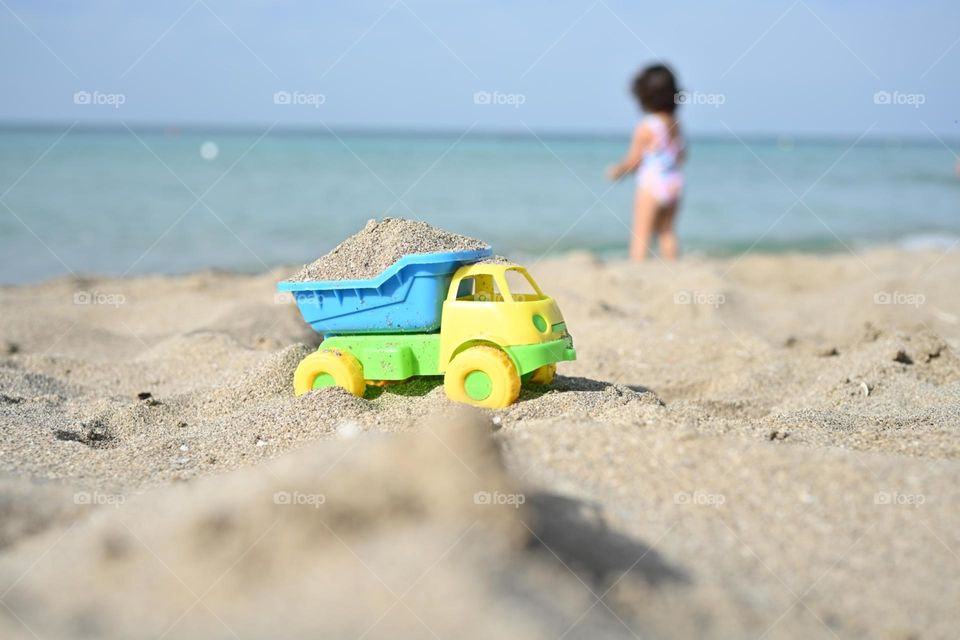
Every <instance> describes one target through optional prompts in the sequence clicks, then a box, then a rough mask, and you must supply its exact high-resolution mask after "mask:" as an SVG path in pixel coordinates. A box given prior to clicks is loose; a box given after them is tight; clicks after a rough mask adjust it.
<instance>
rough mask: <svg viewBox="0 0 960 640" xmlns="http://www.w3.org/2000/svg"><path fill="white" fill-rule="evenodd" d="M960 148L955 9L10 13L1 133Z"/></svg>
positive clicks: (17, 6)
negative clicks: (674, 132)
mask: <svg viewBox="0 0 960 640" xmlns="http://www.w3.org/2000/svg"><path fill="white" fill-rule="evenodd" d="M658 59H660V60H663V61H666V62H668V63H669V64H670V65H672V66H673V67H674V68H675V69H676V71H677V73H678V76H679V79H680V82H681V85H682V87H684V89H685V90H686V91H687V93H685V94H684V96H685V97H684V100H685V101H686V102H685V104H684V106H683V108H682V110H681V116H682V118H683V121H684V123H685V126H686V128H687V129H688V130H689V131H690V132H691V133H693V134H700V135H729V134H730V132H735V133H737V134H738V135H749V134H757V135H767V134H770V135H784V136H792V135H797V136H803V135H812V136H819V135H823V136H852V137H859V136H861V135H866V136H870V137H878V136H879V137H884V136H886V137H891V136H895V137H900V136H906V137H916V138H934V139H935V138H941V139H947V140H955V139H958V138H960V82H958V81H957V80H958V78H960V74H958V70H960V3H958V2H956V0H942V1H938V0H931V1H928V2H922V1H918V2H909V3H908V2H901V1H894V0H869V1H868V0H847V1H832V2H831V1H827V0H762V1H761V0H749V1H748V0H743V1H738V2H720V1H716V0H707V1H702V2H690V1H684V0H677V1H672V2H664V3H660V4H655V3H650V2H637V1H636V0H632V1H627V0H582V1H580V0H577V1H573V0H550V1H547V0H484V1H482V2H481V1H475V2H467V1H461V0H357V1H355V2H353V1H351V2H346V1H344V2H336V3H334V2H326V1H322V2H321V1H316V0H315V1H299V0H289V1H286V0H164V1H163V2H156V1H152V2H146V1H143V2H141V1H137V0H132V1H128V2H123V1H120V0H115V1H112V2H108V1H101V0H90V1H79V0H57V1H45V0H0V60H2V61H3V62H2V64H0V86H2V87H3V90H2V91H3V99H2V100H0V122H3V123H8V124H9V123H13V124H16V123H32V124H45V123H49V124H60V123H64V122H73V121H79V122H81V123H83V124H96V125H111V126H114V125H115V126H122V124H124V123H125V124H128V125H131V126H138V125H151V126H163V127H175V126H205V127H265V126H269V125H271V124H275V125H276V126H279V127H291V128H292V127H296V128H301V127H305V128H317V129H324V128H326V127H330V128H333V129H346V128H350V129H353V128H362V129H390V130H395V129H403V130H406V129H416V130H444V131H465V130H467V129H470V128H473V129H476V130H477V131H482V130H498V131H499V130H505V131H515V132H520V133H523V132H525V131H527V130H528V129H530V130H534V131H550V132H569V133H593V132H597V133H616V132H622V131H623V130H624V128H625V127H629V126H630V124H631V123H632V122H633V121H634V120H635V119H636V117H637V113H636V107H635V105H634V103H633V101H632V99H631V97H630V95H629V93H628V85H629V81H630V78H631V76H632V75H633V74H634V73H635V72H636V70H637V69H638V68H639V67H641V66H642V65H644V64H647V63H650V62H653V61H656V60H658Z"/></svg>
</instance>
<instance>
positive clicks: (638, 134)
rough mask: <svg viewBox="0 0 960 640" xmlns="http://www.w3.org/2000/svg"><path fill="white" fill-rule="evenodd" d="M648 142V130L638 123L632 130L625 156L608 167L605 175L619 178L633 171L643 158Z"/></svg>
mask: <svg viewBox="0 0 960 640" xmlns="http://www.w3.org/2000/svg"><path fill="white" fill-rule="evenodd" d="M649 142H650V130H649V129H648V128H647V127H646V126H644V125H643V124H638V125H637V128H636V129H634V131H633V138H632V139H631V140H630V148H629V149H628V150H627V156H626V157H625V158H624V159H623V160H621V161H620V162H619V163H617V164H615V165H612V166H610V167H608V168H607V176H608V177H609V178H610V179H611V180H619V179H620V178H622V177H623V176H625V175H626V174H628V173H630V172H631V171H635V170H636V169H637V167H639V166H640V161H641V160H643V152H644V151H645V150H646V149H647V146H648V145H649Z"/></svg>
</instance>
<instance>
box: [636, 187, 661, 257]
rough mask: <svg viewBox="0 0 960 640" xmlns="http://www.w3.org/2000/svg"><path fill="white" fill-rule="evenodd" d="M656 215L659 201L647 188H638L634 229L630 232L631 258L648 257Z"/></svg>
mask: <svg viewBox="0 0 960 640" xmlns="http://www.w3.org/2000/svg"><path fill="white" fill-rule="evenodd" d="M656 216H657V201H656V200H655V199H654V197H653V196H652V195H651V194H650V193H649V192H647V191H646V190H645V189H640V188H637V193H636V195H635V196H634V200H633V231H632V233H631V234H630V259H631V260H633V261H634V262H643V260H644V259H646V257H647V248H648V247H649V246H650V236H651V234H652V233H653V224H654V219H655V218H656Z"/></svg>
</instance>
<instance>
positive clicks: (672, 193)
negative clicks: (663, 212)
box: [637, 114, 683, 205]
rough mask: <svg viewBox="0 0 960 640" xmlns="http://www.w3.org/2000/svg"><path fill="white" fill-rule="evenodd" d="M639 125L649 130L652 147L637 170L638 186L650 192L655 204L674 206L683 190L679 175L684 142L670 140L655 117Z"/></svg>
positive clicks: (668, 134)
mask: <svg viewBox="0 0 960 640" xmlns="http://www.w3.org/2000/svg"><path fill="white" fill-rule="evenodd" d="M641 124H645V125H647V127H648V128H649V129H650V131H651V133H652V134H653V144H652V146H651V148H650V150H649V151H647V152H646V153H644V154H643V160H641V161H640V166H639V167H637V186H639V187H640V188H641V189H644V190H646V191H648V192H650V193H651V194H652V195H653V197H654V199H655V200H656V201H657V203H658V204H660V205H670V204H673V203H674V202H676V201H677V200H678V199H679V198H680V193H681V192H682V191H683V174H682V173H681V172H680V155H681V153H682V152H683V143H682V142H681V141H680V138H679V137H677V138H674V139H671V137H670V131H669V130H668V128H667V125H666V123H664V121H663V120H662V119H661V118H660V117H658V116H656V115H654V114H650V115H648V116H646V117H645V118H644V119H643V120H642V121H641Z"/></svg>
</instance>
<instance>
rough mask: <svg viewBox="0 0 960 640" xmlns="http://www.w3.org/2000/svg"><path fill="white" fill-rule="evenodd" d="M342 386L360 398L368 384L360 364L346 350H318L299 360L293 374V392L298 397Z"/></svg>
mask: <svg viewBox="0 0 960 640" xmlns="http://www.w3.org/2000/svg"><path fill="white" fill-rule="evenodd" d="M334 386H336V387H343V388H344V389H346V390H347V391H349V392H350V393H352V394H353V395H355V396H361V397H362V396H363V393H364V391H366V389H367V383H366V381H365V380H364V379H363V367H362V366H361V365H360V361H359V360H357V359H356V358H355V357H354V356H353V354H351V353H350V352H348V351H340V350H339V349H320V350H319V351H315V352H314V353H311V354H310V355H308V356H307V357H306V358H304V359H303V360H301V361H300V364H298V365H297V370H296V371H295V372H294V374H293V392H294V393H295V394H296V395H298V396H301V395H303V394H305V393H306V392H308V391H312V390H313V389H323V388H324V387H334Z"/></svg>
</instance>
